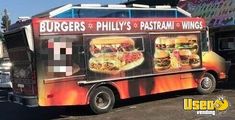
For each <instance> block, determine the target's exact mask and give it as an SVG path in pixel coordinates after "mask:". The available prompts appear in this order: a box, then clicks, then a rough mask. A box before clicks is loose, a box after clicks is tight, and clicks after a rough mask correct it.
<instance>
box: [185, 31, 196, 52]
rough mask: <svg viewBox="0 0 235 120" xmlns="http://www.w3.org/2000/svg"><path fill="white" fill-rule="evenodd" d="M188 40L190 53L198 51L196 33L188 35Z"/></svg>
mask: <svg viewBox="0 0 235 120" xmlns="http://www.w3.org/2000/svg"><path fill="white" fill-rule="evenodd" d="M187 38H188V42H189V46H190V49H191V51H192V53H197V52H198V37H197V35H188V36H187Z"/></svg>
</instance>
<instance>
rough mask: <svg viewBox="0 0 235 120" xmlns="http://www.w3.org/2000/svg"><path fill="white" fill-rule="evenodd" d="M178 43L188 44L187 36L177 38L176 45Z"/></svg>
mask: <svg viewBox="0 0 235 120" xmlns="http://www.w3.org/2000/svg"><path fill="white" fill-rule="evenodd" d="M178 43H188V39H187V37H185V36H178V37H176V38H175V44H178Z"/></svg>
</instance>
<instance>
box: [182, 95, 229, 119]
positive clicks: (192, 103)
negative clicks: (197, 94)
mask: <svg viewBox="0 0 235 120" xmlns="http://www.w3.org/2000/svg"><path fill="white" fill-rule="evenodd" d="M229 106H230V105H229V101H228V100H227V98H225V97H224V96H219V97H217V98H216V99H215V100H196V99H192V98H186V99H184V110H185V111H196V113H197V114H198V115H215V114H216V113H218V112H225V111H227V110H228V108H229Z"/></svg>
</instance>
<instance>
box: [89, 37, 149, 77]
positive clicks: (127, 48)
mask: <svg viewBox="0 0 235 120" xmlns="http://www.w3.org/2000/svg"><path fill="white" fill-rule="evenodd" d="M90 53H91V55H92V57H91V58H90V60H89V68H90V70H91V71H94V72H99V73H107V74H117V73H119V72H121V71H126V70H130V69H133V68H135V67H137V66H139V65H141V64H142V63H143V61H144V56H143V53H142V52H141V51H138V50H137V49H136V48H135V42H134V40H133V39H132V38H130V37H125V36H108V37H98V38H94V39H92V40H91V41H90Z"/></svg>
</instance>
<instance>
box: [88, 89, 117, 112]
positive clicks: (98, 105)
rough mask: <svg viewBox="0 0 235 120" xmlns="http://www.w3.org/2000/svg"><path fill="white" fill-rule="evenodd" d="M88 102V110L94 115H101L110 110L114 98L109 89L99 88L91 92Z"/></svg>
mask: <svg viewBox="0 0 235 120" xmlns="http://www.w3.org/2000/svg"><path fill="white" fill-rule="evenodd" d="M89 102H90V104H89V105H90V108H91V110H92V111H93V112H94V113H95V114H102V113H106V112H109V111H110V110H112V108H113V106H114V103H115V97H114V94H113V91H112V90H111V89H109V88H108V87H105V86H101V87H98V88H96V89H94V90H93V91H92V92H91V94H90V99H89Z"/></svg>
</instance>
